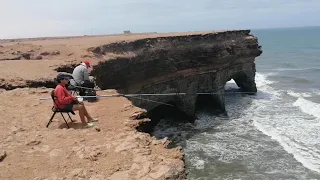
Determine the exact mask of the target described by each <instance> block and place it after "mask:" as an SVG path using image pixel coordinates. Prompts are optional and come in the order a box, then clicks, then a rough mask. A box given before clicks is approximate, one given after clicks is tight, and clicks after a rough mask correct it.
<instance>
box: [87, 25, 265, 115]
mask: <svg viewBox="0 0 320 180" xmlns="http://www.w3.org/2000/svg"><path fill="white" fill-rule="evenodd" d="M89 50H90V51H92V52H93V53H95V54H96V55H99V56H111V55H112V56H113V57H114V58H112V59H109V60H107V61H103V62H100V63H99V64H98V65H96V66H95V67H94V70H93V72H92V75H94V76H95V77H96V83H97V85H98V86H99V87H100V88H102V89H110V88H114V89H117V90H118V91H119V92H120V93H160V94H161V93H177V92H184V93H190V94H191V95H184V96H148V97H147V98H148V99H150V100H153V101H160V102H166V103H171V104H174V105H175V106H176V107H177V108H178V109H180V110H182V111H183V112H185V113H186V114H187V115H188V116H189V117H194V113H195V109H196V102H197V97H198V95H196V94H194V93H199V92H212V93H217V94H214V95H211V97H212V99H213V100H214V102H215V103H216V104H217V105H218V106H219V107H220V108H221V109H222V110H224V108H225V106H224V85H225V83H226V82H227V81H229V80H231V79H234V81H235V82H236V83H237V85H238V86H239V87H240V88H241V89H242V90H243V91H246V92H252V93H255V92H256V91H257V88H256V84H255V71H256V69H255V63H254V61H255V58H256V57H257V56H259V55H260V54H261V53H262V50H261V46H259V44H258V39H257V38H256V37H255V36H253V35H251V34H250V30H237V31H222V32H212V33H206V34H196V35H186V36H171V37H157V38H147V39H140V40H135V41H132V42H120V43H112V44H107V45H102V46H99V47H94V48H90V49H89ZM131 100H132V102H133V103H134V105H136V106H138V107H141V108H145V109H146V110H151V109H153V108H155V107H157V106H159V104H157V103H154V102H150V101H144V100H139V99H131Z"/></svg>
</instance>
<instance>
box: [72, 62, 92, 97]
mask: <svg viewBox="0 0 320 180" xmlns="http://www.w3.org/2000/svg"><path fill="white" fill-rule="evenodd" d="M89 67H91V65H90V62H89V61H87V60H86V61H84V62H82V63H81V64H80V65H78V66H77V67H76V68H74V70H73V72H72V77H73V79H74V81H75V83H76V85H77V86H81V87H85V88H91V89H93V88H94V83H93V82H92V81H90V78H89V72H88V68H89ZM85 91H86V89H80V96H84V95H85Z"/></svg>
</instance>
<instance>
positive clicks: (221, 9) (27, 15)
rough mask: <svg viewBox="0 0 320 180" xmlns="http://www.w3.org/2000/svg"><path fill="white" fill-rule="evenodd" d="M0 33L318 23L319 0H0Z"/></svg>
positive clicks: (16, 35) (28, 34) (3, 35)
mask: <svg viewBox="0 0 320 180" xmlns="http://www.w3.org/2000/svg"><path fill="white" fill-rule="evenodd" d="M0 4H1V5H0V23H1V26H0V39H6V38H24V37H41V36H77V35H90V34H91V33H92V34H93V35H98V34H113V33H122V32H123V31H124V30H130V31H131V32H183V31H209V30H223V29H260V28H280V27H300V26H319V25H320V10H319V9H320V0H198V1H196V0H0Z"/></svg>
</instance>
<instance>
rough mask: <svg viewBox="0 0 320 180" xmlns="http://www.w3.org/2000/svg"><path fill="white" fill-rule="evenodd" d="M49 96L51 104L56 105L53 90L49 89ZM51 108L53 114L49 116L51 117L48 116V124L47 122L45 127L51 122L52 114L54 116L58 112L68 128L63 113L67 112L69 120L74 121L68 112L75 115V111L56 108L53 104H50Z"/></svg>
mask: <svg viewBox="0 0 320 180" xmlns="http://www.w3.org/2000/svg"><path fill="white" fill-rule="evenodd" d="M51 98H52V101H53V104H54V105H56V102H55V98H56V97H55V95H54V90H53V91H51ZM51 110H52V111H53V114H52V116H51V118H50V120H49V122H48V124H47V128H48V127H49V125H50V123H51V122H52V120H53V118H54V116H55V115H56V114H57V113H60V114H61V116H62V117H63V120H64V122H65V123H66V124H67V127H68V128H70V126H69V124H68V122H67V120H66V119H65V117H64V115H63V113H66V114H68V116H69V118H70V120H71V122H74V121H73V120H72V118H71V116H70V114H69V113H71V114H73V115H75V113H74V112H73V111H69V110H65V109H58V108H56V107H55V106H52V108H51Z"/></svg>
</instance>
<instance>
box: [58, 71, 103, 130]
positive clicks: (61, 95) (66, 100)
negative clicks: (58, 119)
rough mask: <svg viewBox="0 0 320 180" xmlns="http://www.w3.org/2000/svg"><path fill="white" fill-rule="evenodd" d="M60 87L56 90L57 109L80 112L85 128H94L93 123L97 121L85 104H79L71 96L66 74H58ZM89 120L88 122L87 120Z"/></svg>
mask: <svg viewBox="0 0 320 180" xmlns="http://www.w3.org/2000/svg"><path fill="white" fill-rule="evenodd" d="M56 79H57V81H58V83H59V84H58V85H57V87H56V89H55V90H54V94H55V97H56V101H55V103H56V106H57V107H56V108H59V109H65V110H69V111H71V110H72V111H79V116H80V119H81V122H82V125H83V126H84V127H92V126H93V124H92V122H94V121H97V120H96V119H93V118H92V117H91V116H90V115H89V113H88V111H87V109H86V107H85V106H84V104H83V102H79V101H78V100H77V98H76V97H74V96H72V95H71V94H69V92H68V91H67V89H66V85H67V84H68V82H69V77H68V76H66V75H64V74H58V76H57V78H56ZM85 117H86V118H87V121H86V120H85Z"/></svg>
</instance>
